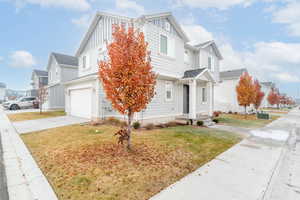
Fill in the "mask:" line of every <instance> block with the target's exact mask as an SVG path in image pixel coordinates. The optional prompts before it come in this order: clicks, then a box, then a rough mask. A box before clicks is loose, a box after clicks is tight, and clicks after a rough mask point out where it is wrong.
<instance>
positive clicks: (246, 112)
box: [244, 106, 247, 119]
mask: <svg viewBox="0 0 300 200" xmlns="http://www.w3.org/2000/svg"><path fill="white" fill-rule="evenodd" d="M244 107H245V119H246V118H247V106H244Z"/></svg>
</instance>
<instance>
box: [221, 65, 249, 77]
mask: <svg viewBox="0 0 300 200" xmlns="http://www.w3.org/2000/svg"><path fill="white" fill-rule="evenodd" d="M244 72H248V71H247V69H246V68H242V69H235V70H228V71H223V72H220V78H221V79H232V78H239V77H240V76H241V75H242V74H243V73H244Z"/></svg>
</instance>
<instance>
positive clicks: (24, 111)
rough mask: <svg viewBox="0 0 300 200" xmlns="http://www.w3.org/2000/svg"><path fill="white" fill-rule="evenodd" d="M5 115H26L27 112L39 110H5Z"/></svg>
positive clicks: (37, 110)
mask: <svg viewBox="0 0 300 200" xmlns="http://www.w3.org/2000/svg"><path fill="white" fill-rule="evenodd" d="M4 112H5V114H17V113H27V112H40V110H39V109H33V108H30V109H20V110H5V111H4Z"/></svg>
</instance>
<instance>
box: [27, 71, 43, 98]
mask: <svg viewBox="0 0 300 200" xmlns="http://www.w3.org/2000/svg"><path fill="white" fill-rule="evenodd" d="M30 84H31V86H32V89H30V90H28V91H26V96H32V97H36V96H37V95H38V90H39V88H40V87H44V86H46V85H48V72H47V71H43V70H37V69H34V70H33V71H32V75H31V83H30Z"/></svg>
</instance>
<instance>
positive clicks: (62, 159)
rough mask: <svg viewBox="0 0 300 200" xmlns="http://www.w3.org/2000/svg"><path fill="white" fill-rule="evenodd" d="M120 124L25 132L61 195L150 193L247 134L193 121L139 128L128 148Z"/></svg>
mask: <svg viewBox="0 0 300 200" xmlns="http://www.w3.org/2000/svg"><path fill="white" fill-rule="evenodd" d="M117 130H118V128H117V127H114V126H109V125H102V126H97V127H96V126H90V125H83V126H82V125H73V126H68V127H61V128H55V129H49V130H46V131H41V132H35V133H30V134H26V135H22V136H21V137H22V139H23V140H24V142H25V143H26V145H27V146H28V148H29V149H30V151H31V152H32V154H33V156H34V158H35V159H36V161H37V163H38V164H39V166H40V167H41V169H42V170H43V172H44V174H45V175H46V177H47V178H48V180H49V181H50V183H51V184H52V186H53V188H54V190H55V192H56V193H57V195H58V197H59V199H61V200H65V199H76V200H95V199H101V200H102V199H110V200H113V199H121V200H128V199H130V200H132V199H134V200H143V199H149V198H150V197H151V196H153V195H154V194H156V193H158V192H159V191H161V190H162V189H164V188H166V187H167V186H169V185H170V184H172V183H174V182H175V181H177V180H179V179H180V178H182V177H184V176H185V175H187V174H189V173H190V172H192V171H194V170H196V169H197V168H198V167H200V166H201V165H203V164H205V163H207V162H208V161H210V160H212V159H213V158H215V157H216V156H217V155H219V154H220V153H222V152H224V151H226V150H227V149H228V148H230V147H231V146H233V145H234V144H236V143H238V142H239V141H240V140H241V138H239V137H238V136H237V135H235V134H233V133H229V132H225V131H219V130H215V129H208V128H197V127H191V126H178V127H172V128H165V129H154V130H139V131H135V132H134V134H133V150H132V152H127V151H126V150H124V148H123V147H121V146H119V145H117V144H116V140H117V138H116V137H114V136H113V134H114V133H115V132H116V131H117ZM199 189H201V188H199Z"/></svg>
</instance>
